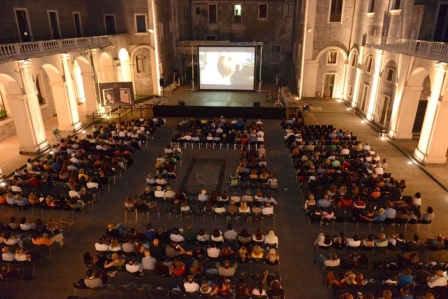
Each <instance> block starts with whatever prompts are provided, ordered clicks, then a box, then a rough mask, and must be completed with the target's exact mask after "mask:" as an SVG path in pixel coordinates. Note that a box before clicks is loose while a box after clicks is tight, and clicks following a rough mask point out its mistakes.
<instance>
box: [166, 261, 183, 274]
mask: <svg viewBox="0 0 448 299" xmlns="http://www.w3.org/2000/svg"><path fill="white" fill-rule="evenodd" d="M170 270H171V274H173V275H176V276H181V275H184V274H185V273H186V266H185V263H183V262H181V261H180V260H179V259H175V260H174V261H173V263H172V264H171V267H170Z"/></svg>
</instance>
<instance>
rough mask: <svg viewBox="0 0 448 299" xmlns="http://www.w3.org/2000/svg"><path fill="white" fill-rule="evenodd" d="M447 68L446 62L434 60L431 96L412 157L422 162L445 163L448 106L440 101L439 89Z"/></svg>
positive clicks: (440, 89) (447, 143) (447, 142)
mask: <svg viewBox="0 0 448 299" xmlns="http://www.w3.org/2000/svg"><path fill="white" fill-rule="evenodd" d="M446 69H447V63H446V62H436V66H435V76H434V77H433V78H434V79H433V82H432V84H431V96H430V98H429V99H428V106H427V107H426V113H425V120H424V121H423V127H422V132H421V134H420V140H419V142H418V147H417V148H416V149H415V152H414V157H415V158H416V159H417V160H419V161H420V162H424V163H443V164H444V163H446V153H447V146H448V139H447V138H446V128H447V125H448V107H447V103H446V102H442V97H441V91H442V86H443V81H444V79H445V74H446Z"/></svg>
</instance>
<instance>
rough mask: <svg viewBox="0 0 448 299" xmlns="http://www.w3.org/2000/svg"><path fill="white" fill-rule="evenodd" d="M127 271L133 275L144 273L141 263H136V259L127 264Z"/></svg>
mask: <svg viewBox="0 0 448 299" xmlns="http://www.w3.org/2000/svg"><path fill="white" fill-rule="evenodd" d="M126 271H128V272H129V273H133V274H136V273H137V274H139V273H141V272H143V266H142V264H140V263H139V262H137V261H135V260H134V259H130V260H129V261H128V263H127V264H126Z"/></svg>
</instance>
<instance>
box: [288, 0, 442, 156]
mask: <svg viewBox="0 0 448 299" xmlns="http://www.w3.org/2000/svg"><path fill="white" fill-rule="evenodd" d="M296 7H297V14H299V15H303V18H300V19H299V22H298V23H296V24H295V27H296V31H297V32H299V34H297V35H295V36H294V53H295V55H294V65H295V67H296V79H297V86H298V93H299V95H300V96H301V97H320V98H336V99H341V100H343V101H346V102H347V103H348V104H349V105H350V106H351V107H352V108H353V109H356V110H357V111H358V112H359V113H360V114H362V115H363V116H364V117H365V118H366V120H368V121H370V122H373V123H374V124H375V125H377V126H378V127H379V128H380V129H383V130H385V132H386V133H387V134H388V135H389V136H390V137H391V138H404V139H411V138H419V145H418V148H417V149H416V150H415V154H414V156H415V158H416V159H418V160H419V161H421V162H424V163H446V154H447V148H448V138H446V137H444V136H442V134H441V133H442V130H443V127H444V126H446V121H445V119H447V118H446V117H447V116H448V114H447V113H448V111H446V104H445V103H446V101H448V94H447V88H448V86H447V84H448V79H447V76H446V66H447V64H446V63H447V62H448V45H447V44H446V43H440V42H438V41H445V42H446V41H447V40H448V39H447V32H446V27H447V26H446V23H447V22H448V21H447V20H446V18H445V14H446V11H447V7H448V5H447V4H446V3H445V2H444V1H437V0H426V1H425V0H409V1H400V0H391V1H378V0H376V1H375V0H368V1H367V0H366V1H359V0H322V1H307V0H298V1H296Z"/></svg>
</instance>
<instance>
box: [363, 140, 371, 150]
mask: <svg viewBox="0 0 448 299" xmlns="http://www.w3.org/2000/svg"><path fill="white" fill-rule="evenodd" d="M370 148H371V147H370V144H369V142H368V141H366V144H365V145H364V146H363V147H362V149H363V150H365V151H370Z"/></svg>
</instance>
